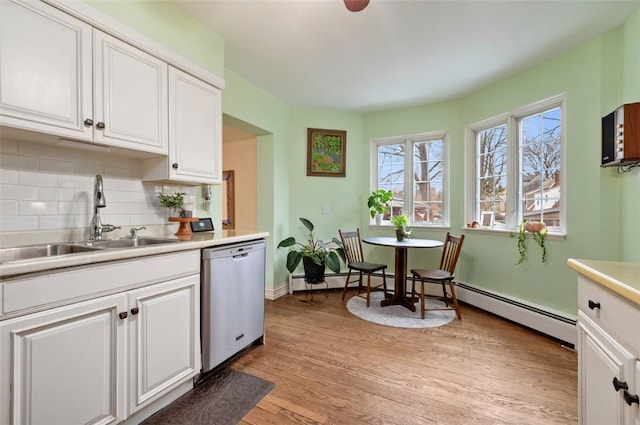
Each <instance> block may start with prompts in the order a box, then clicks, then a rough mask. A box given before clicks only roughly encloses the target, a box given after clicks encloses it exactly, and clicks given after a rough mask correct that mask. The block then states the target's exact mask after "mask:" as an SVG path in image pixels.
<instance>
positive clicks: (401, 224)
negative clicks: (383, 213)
mask: <svg viewBox="0 0 640 425" xmlns="http://www.w3.org/2000/svg"><path fill="white" fill-rule="evenodd" d="M391 223H392V224H393V225H394V226H395V227H396V238H398V240H399V241H403V240H404V239H405V238H409V236H411V230H407V226H408V225H409V217H407V215H406V214H400V215H394V216H393V217H391Z"/></svg>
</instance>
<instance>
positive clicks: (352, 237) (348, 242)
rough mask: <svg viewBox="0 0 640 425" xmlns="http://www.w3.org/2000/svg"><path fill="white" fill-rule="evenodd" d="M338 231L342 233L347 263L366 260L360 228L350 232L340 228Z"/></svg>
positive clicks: (341, 237)
mask: <svg viewBox="0 0 640 425" xmlns="http://www.w3.org/2000/svg"><path fill="white" fill-rule="evenodd" d="M338 233H340V239H342V245H343V246H344V255H345V257H346V258H347V264H352V263H358V262H362V261H364V256H363V255H362V242H361V241H360V229H356V230H353V231H348V232H343V231H342V230H340V229H338Z"/></svg>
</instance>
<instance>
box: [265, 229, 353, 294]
mask: <svg viewBox="0 0 640 425" xmlns="http://www.w3.org/2000/svg"><path fill="white" fill-rule="evenodd" d="M300 221H301V222H302V224H303V225H304V227H306V228H307V230H308V231H309V235H308V237H307V241H306V243H300V242H297V241H296V239H295V238H294V237H293V236H290V237H288V238H286V239H284V240H282V241H281V242H280V243H279V244H278V248H287V247H291V248H290V249H289V253H288V254H287V264H286V267H287V270H288V271H289V273H293V272H294V271H295V269H296V267H298V265H299V264H300V261H302V265H303V266H304V275H305V280H306V281H307V282H308V283H319V282H323V281H324V272H325V266H326V267H329V269H330V270H331V271H332V272H334V273H339V272H340V258H342V260H343V261H346V259H345V255H344V249H343V247H342V242H340V241H339V240H338V239H336V238H333V240H332V244H331V245H330V244H328V243H325V242H324V241H322V240H319V239H316V238H315V235H314V234H313V230H314V225H313V223H311V222H310V221H309V220H307V219H306V218H302V217H300Z"/></svg>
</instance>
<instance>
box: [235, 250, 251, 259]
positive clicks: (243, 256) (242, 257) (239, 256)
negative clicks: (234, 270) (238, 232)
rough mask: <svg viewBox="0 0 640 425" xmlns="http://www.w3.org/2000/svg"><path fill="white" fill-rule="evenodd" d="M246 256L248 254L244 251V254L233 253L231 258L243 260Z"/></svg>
mask: <svg viewBox="0 0 640 425" xmlns="http://www.w3.org/2000/svg"><path fill="white" fill-rule="evenodd" d="M248 256H249V253H248V252H245V253H244V254H238V255H234V256H233V259H234V260H243V259H245V258H247V257H248Z"/></svg>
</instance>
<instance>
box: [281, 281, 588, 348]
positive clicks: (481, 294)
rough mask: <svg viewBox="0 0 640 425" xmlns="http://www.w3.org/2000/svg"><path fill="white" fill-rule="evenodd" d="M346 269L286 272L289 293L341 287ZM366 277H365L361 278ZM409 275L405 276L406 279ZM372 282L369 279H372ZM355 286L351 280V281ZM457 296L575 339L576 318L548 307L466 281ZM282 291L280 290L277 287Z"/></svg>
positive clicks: (567, 341)
mask: <svg viewBox="0 0 640 425" xmlns="http://www.w3.org/2000/svg"><path fill="white" fill-rule="evenodd" d="M346 276H347V274H346V273H327V274H326V276H325V280H326V282H327V285H325V284H313V285H308V284H306V283H305V281H304V275H289V293H293V292H295V291H305V290H309V289H310V290H316V289H325V288H327V287H328V288H329V289H337V288H343V287H344V281H345V279H346ZM364 279H366V277H365V278H364ZM372 279H374V281H375V283H376V284H379V283H382V275H374V276H373V277H372ZM410 279H411V278H410V277H409V278H408V279H407V280H408V281H410ZM372 283H373V282H372ZM387 285H388V287H389V288H393V275H392V274H391V275H390V274H388V275H387ZM351 286H355V284H353V283H352V284H351ZM456 288H457V290H456V291H457V295H458V299H459V300H460V301H462V302H464V303H466V304H470V305H472V306H474V307H477V308H479V309H481V310H485V311H488V312H490V313H493V314H495V315H496V316H500V317H503V318H505V319H507V320H510V321H512V322H515V323H517V324H519V325H522V326H525V327H527V328H530V329H533V330H535V331H537V332H540V333H543V334H545V335H548V336H550V337H552V338H555V339H557V340H559V341H561V342H563V343H564V344H565V345H567V346H569V347H571V348H573V347H575V345H576V342H577V335H576V318H575V317H572V316H569V315H564V314H560V313H557V312H553V311H550V310H548V309H544V308H541V307H540V306H536V305H533V304H529V303H526V302H523V301H520V300H517V299H515V298H512V297H508V296H506V295H503V294H499V293H495V292H491V291H487V290H484V289H481V288H478V287H476V286H473V285H470V284H468V283H462V282H459V283H458V284H457V286H456ZM278 292H280V293H282V292H283V291H278ZM429 292H430V293H432V294H433V295H437V294H439V293H440V290H439V288H438V287H437V286H436V285H430V291H429Z"/></svg>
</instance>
